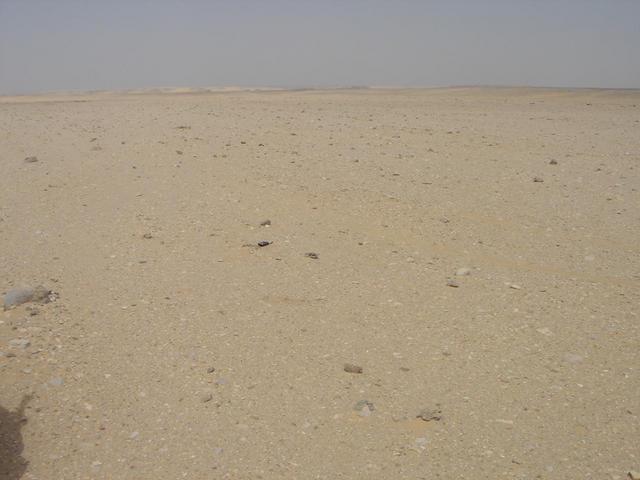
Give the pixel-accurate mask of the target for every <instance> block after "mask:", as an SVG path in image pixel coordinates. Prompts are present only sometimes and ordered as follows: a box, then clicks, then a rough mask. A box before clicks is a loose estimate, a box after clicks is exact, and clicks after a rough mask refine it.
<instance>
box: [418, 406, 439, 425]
mask: <svg viewBox="0 0 640 480" xmlns="http://www.w3.org/2000/svg"><path fill="white" fill-rule="evenodd" d="M416 418H419V419H420V420H422V421H425V422H430V421H432V420H433V421H436V422H438V421H440V420H441V419H442V412H441V411H440V409H430V408H425V409H423V410H421V411H420V413H418V415H416Z"/></svg>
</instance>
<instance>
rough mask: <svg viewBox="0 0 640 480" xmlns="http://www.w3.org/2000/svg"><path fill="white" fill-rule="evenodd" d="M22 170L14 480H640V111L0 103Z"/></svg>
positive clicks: (3, 383) (574, 95) (636, 100)
mask: <svg viewBox="0 0 640 480" xmlns="http://www.w3.org/2000/svg"><path fill="white" fill-rule="evenodd" d="M0 166H1V168H2V175H1V176H0V182H1V186H0V272H1V275H0V294H3V295H4V294H5V293H8V292H11V291H13V289H16V288H21V287H29V286H30V287H36V286H38V285H42V286H44V287H46V288H47V289H50V290H51V291H52V292H53V293H52V294H51V296H50V299H51V300H52V301H51V302H49V303H39V302H28V303H24V304H21V305H17V306H15V308H13V306H12V308H8V309H6V310H5V311H0V478H2V479H11V480H17V479H32V480H36V479H38V480H48V479H179V478H186V479H217V478H220V479H472V478H473V479H589V478H593V479H611V480H616V479H618V480H626V479H628V478H631V477H634V476H635V475H638V474H637V473H636V472H637V471H639V470H640V91H634V90H571V89H527V88H442V89H412V90H391V89H345V90H317V91H316V90H301V91H284V90H282V91H280V90H274V91H268V90H264V91H240V90H238V91H233V90H232V91H208V90H205V91H189V90H182V91H174V92H167V91H162V92H125V93H114V92H95V93H88V94H58V95H38V96H22V97H7V96H5V97H0ZM260 245H262V246H260Z"/></svg>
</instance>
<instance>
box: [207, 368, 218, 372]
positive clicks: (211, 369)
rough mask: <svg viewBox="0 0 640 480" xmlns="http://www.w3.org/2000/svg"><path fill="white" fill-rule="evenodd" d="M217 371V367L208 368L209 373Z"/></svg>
mask: <svg viewBox="0 0 640 480" xmlns="http://www.w3.org/2000/svg"><path fill="white" fill-rule="evenodd" d="M215 371H216V367H209V368H207V373H213V372H215Z"/></svg>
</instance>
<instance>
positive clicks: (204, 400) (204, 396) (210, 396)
mask: <svg viewBox="0 0 640 480" xmlns="http://www.w3.org/2000/svg"><path fill="white" fill-rule="evenodd" d="M211 400H213V394H212V393H211V392H204V393H203V394H201V395H200V401H201V402H202V403H207V402H210V401H211Z"/></svg>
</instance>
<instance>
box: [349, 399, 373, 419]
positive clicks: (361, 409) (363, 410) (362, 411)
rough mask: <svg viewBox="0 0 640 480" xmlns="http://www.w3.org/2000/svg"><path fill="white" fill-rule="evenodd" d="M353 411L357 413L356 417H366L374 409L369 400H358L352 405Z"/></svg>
mask: <svg viewBox="0 0 640 480" xmlns="http://www.w3.org/2000/svg"><path fill="white" fill-rule="evenodd" d="M353 409H354V410H355V411H356V412H358V415H360V416H361V417H368V416H369V415H371V413H373V411H374V410H375V409H376V407H375V406H374V405H373V403H371V402H370V401H369V400H360V401H359V402H357V403H356V404H355V405H354V407H353Z"/></svg>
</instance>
